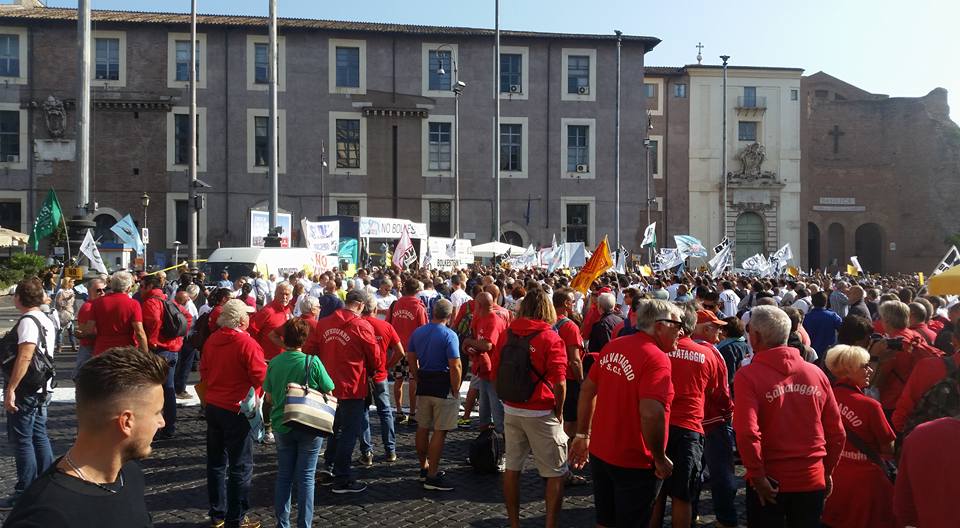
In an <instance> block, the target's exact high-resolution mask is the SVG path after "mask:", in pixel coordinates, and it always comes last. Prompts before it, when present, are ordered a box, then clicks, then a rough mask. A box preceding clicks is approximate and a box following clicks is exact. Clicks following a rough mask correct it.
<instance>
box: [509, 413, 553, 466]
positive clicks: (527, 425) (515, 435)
mask: <svg viewBox="0 0 960 528" xmlns="http://www.w3.org/2000/svg"><path fill="white" fill-rule="evenodd" d="M503 425H504V436H505V437H506V449H505V461H506V467H507V469H508V470H510V471H523V463H524V461H525V460H526V459H527V455H528V454H530V453H531V452H533V463H534V465H535V466H536V467H537V472H538V473H540V476H541V477H543V478H554V477H563V476H565V475H566V474H567V472H568V469H567V435H566V434H565V433H564V432H563V424H561V423H560V420H558V419H557V417H556V416H555V415H554V414H553V412H552V411H551V412H550V414H548V415H546V416H536V417H527V416H516V415H513V414H510V413H504V417H503Z"/></svg>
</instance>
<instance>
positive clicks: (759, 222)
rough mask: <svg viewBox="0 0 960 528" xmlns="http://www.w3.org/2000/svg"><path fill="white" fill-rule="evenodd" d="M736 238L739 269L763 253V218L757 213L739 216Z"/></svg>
mask: <svg viewBox="0 0 960 528" xmlns="http://www.w3.org/2000/svg"><path fill="white" fill-rule="evenodd" d="M736 237H737V238H736V244H737V245H736V257H737V258H736V262H737V266H738V267H739V266H740V265H741V264H743V261H744V260H746V259H748V258H750V257H752V256H753V255H756V254H757V253H761V252H763V245H764V244H763V243H764V236H763V218H761V217H760V215H758V214H757V213H743V214H741V215H740V216H738V217H737V234H736Z"/></svg>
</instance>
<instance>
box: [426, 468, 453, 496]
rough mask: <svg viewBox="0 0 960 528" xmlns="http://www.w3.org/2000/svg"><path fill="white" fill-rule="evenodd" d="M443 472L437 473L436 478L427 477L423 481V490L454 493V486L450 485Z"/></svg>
mask: <svg viewBox="0 0 960 528" xmlns="http://www.w3.org/2000/svg"><path fill="white" fill-rule="evenodd" d="M442 473H443V472H442V471H439V472H437V476H436V477H434V478H430V477H427V478H426V479H424V481H423V489H425V490H434V491H453V486H451V485H450V484H448V483H447V482H446V481H445V480H444V479H443V475H442Z"/></svg>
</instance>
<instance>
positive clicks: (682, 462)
mask: <svg viewBox="0 0 960 528" xmlns="http://www.w3.org/2000/svg"><path fill="white" fill-rule="evenodd" d="M666 452H667V458H669V459H670V460H671V461H672V462H673V473H671V474H670V477H668V478H667V480H665V481H664V482H663V491H664V492H665V493H666V494H667V495H669V496H670V497H672V498H674V499H677V500H682V501H687V502H689V501H691V500H692V499H693V497H694V494H695V493H696V490H697V488H698V487H699V486H698V484H697V479H699V478H700V468H701V463H702V460H703V434H702V433H698V432H696V431H691V430H690V429H684V428H683V427H677V426H676V425H671V426H670V432H669V438H668V439H667V450H666Z"/></svg>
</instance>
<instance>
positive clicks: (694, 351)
mask: <svg viewBox="0 0 960 528" xmlns="http://www.w3.org/2000/svg"><path fill="white" fill-rule="evenodd" d="M681 310H683V332H684V336H683V337H681V338H680V339H679V340H678V341H677V349H676V350H668V351H667V357H668V358H670V380H671V382H672V383H673V391H674V395H673V404H672V407H671V409H670V429H669V436H668V440H667V450H666V453H667V457H669V458H670V460H672V461H673V473H672V474H671V475H670V478H668V479H667V480H666V481H665V482H664V483H663V488H662V489H661V490H660V496H659V498H658V500H657V504H656V506H655V508H654V512H653V518H654V519H655V520H654V522H655V523H657V524H661V523H662V520H663V512H664V509H665V508H666V504H667V497H670V499H671V500H672V501H673V506H672V509H671V511H672V512H673V513H672V514H671V518H672V523H673V526H674V528H688V527H689V526H690V525H691V517H692V515H693V507H692V501H693V499H694V498H695V497H696V493H697V491H698V490H699V487H700V486H699V480H700V472H701V470H702V460H703V442H704V440H703V434H704V432H703V413H704V402H705V401H706V399H707V397H708V395H712V394H713V393H714V392H725V390H724V389H726V385H727V376H726V373H721V372H720V369H719V366H718V365H717V363H718V356H717V354H716V353H715V352H714V351H713V350H712V349H711V348H709V347H707V346H704V345H701V344H698V343H695V342H694V341H693V339H691V338H690V337H688V336H689V335H692V334H693V332H694V330H695V329H696V327H697V319H698V315H697V311H696V310H695V309H694V308H693V306H692V305H689V304H688V305H685V306H682V307H681ZM704 312H705V313H707V314H710V315H711V316H712V317H713V318H714V319H716V315H713V313H712V312H708V311H707V310H704ZM720 323H721V324H722V321H720ZM658 521H659V522H658Z"/></svg>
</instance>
